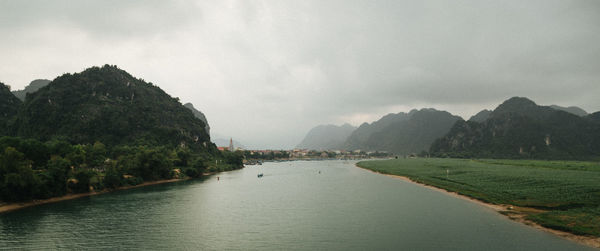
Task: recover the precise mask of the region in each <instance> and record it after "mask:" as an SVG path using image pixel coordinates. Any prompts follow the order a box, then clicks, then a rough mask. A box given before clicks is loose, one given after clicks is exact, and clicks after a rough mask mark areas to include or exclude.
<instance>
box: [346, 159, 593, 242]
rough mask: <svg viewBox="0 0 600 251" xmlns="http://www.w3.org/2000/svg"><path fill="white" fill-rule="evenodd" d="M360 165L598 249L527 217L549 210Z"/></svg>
mask: <svg viewBox="0 0 600 251" xmlns="http://www.w3.org/2000/svg"><path fill="white" fill-rule="evenodd" d="M360 164H361V163H357V164H356V167H359V168H362V169H365V170H367V171H371V172H373V173H377V174H383V175H385V176H388V177H391V178H395V179H401V180H403V181H406V182H410V183H413V184H417V185H420V186H424V187H427V188H429V189H432V190H435V191H439V192H443V193H445V194H448V195H450V196H453V197H456V198H460V199H464V200H468V201H470V202H473V203H476V204H478V205H481V206H484V207H486V208H489V209H491V210H494V211H496V212H498V213H500V214H502V215H504V216H506V217H507V218H509V219H511V220H513V221H517V222H520V223H523V224H526V225H529V226H531V227H534V228H536V229H539V230H542V231H545V232H548V233H551V234H554V235H557V236H560V237H562V238H565V239H568V240H571V241H575V242H578V243H580V244H584V245H587V246H591V247H595V248H600V237H596V236H590V235H578V234H574V233H571V232H567V231H562V230H558V229H554V228H550V227H547V226H543V225H541V224H539V223H538V222H535V221H533V220H531V219H530V217H529V216H531V215H541V214H544V213H548V212H550V210H544V209H540V208H534V207H525V206H517V205H513V204H509V203H491V202H489V201H484V200H481V199H478V198H476V197H472V196H468V195H465V194H463V193H459V192H457V191H455V190H449V189H446V188H445V187H442V186H436V185H437V184H435V183H433V182H427V180H426V179H415V178H411V177H409V175H398V174H390V173H389V172H388V171H387V170H373V169H371V168H367V167H364V166H360ZM444 168H448V166H445V167H444ZM447 170H448V169H446V172H445V173H446V175H447V176H446V178H448V176H449V171H447ZM480 192H481V191H480ZM467 194H468V193H467Z"/></svg>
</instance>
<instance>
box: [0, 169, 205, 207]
mask: <svg viewBox="0 0 600 251" xmlns="http://www.w3.org/2000/svg"><path fill="white" fill-rule="evenodd" d="M211 175H212V174H211ZM185 180H190V179H189V178H185V179H168V180H156V181H149V182H143V183H141V184H138V185H135V186H123V187H118V188H116V189H112V190H107V189H105V190H102V191H98V192H87V193H76V194H66V195H63V196H60V197H52V198H48V199H43V200H32V201H27V202H15V203H6V204H0V214H3V213H7V212H11V211H16V210H20V209H23V208H28V207H33V206H38V205H44V204H50V203H56V202H61V201H66V200H73V199H78V198H83V197H90V196H95V195H100V194H105V193H110V192H114V191H120V190H128V189H133V188H138V187H145V186H153V185H159V184H165V183H174V182H179V181H185Z"/></svg>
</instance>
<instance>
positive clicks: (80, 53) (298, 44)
mask: <svg viewBox="0 0 600 251" xmlns="http://www.w3.org/2000/svg"><path fill="white" fill-rule="evenodd" d="M0 34H2V35H1V39H0V65H1V67H0V81H1V82H4V83H6V84H8V85H11V86H12V88H13V90H14V89H22V88H23V87H24V86H25V85H27V84H28V83H29V82H30V81H31V80H33V79H37V78H47V79H54V78H55V77H57V76H59V75H61V74H63V73H67V72H69V73H73V72H80V71H82V70H84V69H85V68H88V67H90V66H99V65H103V64H115V65H117V66H119V67H120V68H121V69H124V70H126V71H128V72H129V73H131V74H132V75H134V76H136V77H139V78H143V79H145V80H146V81H149V82H153V83H154V84H156V85H158V86H160V87H161V88H162V89H164V90H165V91H166V92H167V93H169V94H171V95H172V96H175V97H179V98H180V99H181V101H182V102H191V103H193V104H194V106H195V107H196V108H198V109H199V110H201V111H202V112H204V113H205V114H206V116H207V118H208V120H209V123H210V125H211V130H212V132H214V133H215V134H218V135H221V136H223V137H229V136H231V137H233V138H234V139H236V140H237V141H240V142H241V143H243V144H244V145H246V146H248V147H252V148H277V149H278V148H291V147H293V146H295V145H296V144H298V143H299V142H300V141H301V140H302V138H303V137H304V135H305V134H306V132H307V131H308V130H309V129H310V128H312V127H314V126H316V125H318V124H342V123H344V122H348V123H350V124H353V125H360V124H361V123H363V122H372V121H374V120H377V119H378V118H380V117H381V116H382V115H385V114H387V113H391V112H393V113H397V112H406V111H409V110H410V109H412V108H422V107H433V108H436V109H441V110H447V111H449V112H451V113H453V114H457V115H460V116H462V117H463V118H466V119H468V117H470V116H471V115H473V114H474V113H476V112H477V111H479V110H481V109H486V108H487V109H493V108H495V107H496V106H497V105H498V104H499V103H501V102H502V101H503V100H505V99H507V98H509V97H512V96H526V97H529V98H531V99H532V100H534V101H535V102H537V103H538V104H544V105H549V104H558V105H563V106H570V105H577V106H580V107H582V108H584V109H585V110H587V111H588V112H595V111H599V110H600V1H596V0H590V1H567V0H560V1H550V0H541V1H521V0H518V1H496V0H494V1H481V0H477V1H446V0H441V1H423V0H415V1H398V0H395V1H350V0H343V1H327V0H316V1H308V0H301V1H298V0H296V1H281V0H273V1H249V0H244V1H227V0H216V1H159V0H156V1H120V0H119V1H116V0H115V1H99V0H98V1H21V0H14V1H11V0H4V1H0Z"/></svg>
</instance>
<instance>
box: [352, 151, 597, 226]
mask: <svg viewBox="0 0 600 251" xmlns="http://www.w3.org/2000/svg"><path fill="white" fill-rule="evenodd" d="M358 165H359V166H361V167H364V168H367V169H370V170H373V171H376V172H380V173H386V174H393V175H401V176H405V177H409V178H410V179H411V180H414V181H416V182H419V183H424V184H428V185H432V186H435V187H439V188H442V189H445V190H449V191H453V192H457V193H459V194H463V195H466V196H469V197H472V198H476V199H478V200H481V201H485V202H490V203H494V204H510V205H516V206H522V207H532V208H538V209H542V210H546V211H547V212H545V213H541V214H532V215H530V216H529V218H530V219H532V220H534V221H536V222H538V223H540V224H542V225H544V226H548V227H552V228H555V229H561V230H566V231H570V232H574V233H578V234H590V235H595V236H600V224H597V223H598V222H600V210H599V208H600V196H599V195H600V183H598V180H600V164H599V163H597V162H584V161H543V160H494V159H483V160H467V159H436V158H417V159H396V160H386V161H364V162H359V163H358Z"/></svg>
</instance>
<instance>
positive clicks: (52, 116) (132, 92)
mask: <svg viewBox="0 0 600 251" xmlns="http://www.w3.org/2000/svg"><path fill="white" fill-rule="evenodd" d="M204 127H205V124H204V122H202V121H201V120H199V119H197V118H196V117H194V115H193V114H192V112H190V111H189V110H188V109H186V108H185V107H183V106H182V105H181V104H180V103H179V101H178V99H175V98H172V97H171V96H169V95H168V94H166V93H165V92H164V91H163V90H161V89H160V88H158V87H157V86H154V85H152V83H146V82H144V81H143V80H141V79H136V78H134V77H133V76H131V75H130V74H128V73H127V72H125V71H123V70H120V69H119V68H117V67H116V66H109V65H105V66H103V67H101V68H99V67H92V68H89V69H86V70H85V71H83V72H81V73H76V74H64V75H62V76H60V77H58V78H56V79H54V80H53V81H52V82H51V83H50V84H49V85H47V86H46V87H43V88H41V89H40V90H38V91H37V92H35V93H32V94H31V95H30V96H29V98H28V99H27V100H26V102H25V103H24V105H23V109H22V110H21V111H20V113H19V117H18V119H17V122H16V127H15V131H16V133H17V135H19V136H23V137H32V138H37V139H40V140H48V139H52V138H64V139H68V140H69V141H71V142H73V143H94V142H95V141H100V142H102V143H105V144H110V145H118V144H152V145H172V146H176V145H180V144H186V145H190V146H194V147H200V148H201V147H212V148H214V145H213V144H211V143H210V139H209V136H208V134H207V133H206V131H205V130H204Z"/></svg>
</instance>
